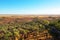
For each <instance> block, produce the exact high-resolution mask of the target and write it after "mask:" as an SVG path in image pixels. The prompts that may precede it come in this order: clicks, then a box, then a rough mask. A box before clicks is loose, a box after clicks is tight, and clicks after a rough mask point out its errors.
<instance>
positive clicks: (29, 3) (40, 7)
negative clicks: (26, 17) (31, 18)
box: [0, 0, 60, 15]
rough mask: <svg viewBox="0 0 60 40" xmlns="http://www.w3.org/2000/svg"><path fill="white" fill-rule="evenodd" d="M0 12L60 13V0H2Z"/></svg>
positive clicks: (0, 1)
mask: <svg viewBox="0 0 60 40" xmlns="http://www.w3.org/2000/svg"><path fill="white" fill-rule="evenodd" d="M0 14H36V15H41V14H42V15H43V14H47V15H48V14H49V15H50V14H60V0H0Z"/></svg>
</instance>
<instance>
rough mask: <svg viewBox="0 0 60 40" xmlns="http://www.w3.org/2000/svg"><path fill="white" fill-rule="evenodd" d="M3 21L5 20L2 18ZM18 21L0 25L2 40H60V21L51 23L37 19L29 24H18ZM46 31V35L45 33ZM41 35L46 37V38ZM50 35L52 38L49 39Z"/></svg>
mask: <svg viewBox="0 0 60 40" xmlns="http://www.w3.org/2000/svg"><path fill="white" fill-rule="evenodd" d="M1 20H4V19H2V18H0V21H1ZM17 20H19V19H17V18H16V19H15V20H14V21H10V22H8V23H3V24H0V40H43V39H44V40H49V39H50V40H56V39H58V40H60V20H59V19H56V20H53V19H52V20H51V21H49V20H41V19H39V18H37V17H36V18H33V20H32V21H29V22H20V21H19V22H18V21H17ZM46 30H47V31H48V33H47V32H46ZM44 31H45V32H46V33H43V32H44ZM41 34H42V35H44V36H43V37H44V38H43V37H42V35H41ZM45 34H46V35H45ZM48 34H49V36H52V37H49V38H48ZM45 36H46V37H45ZM41 37H42V38H41Z"/></svg>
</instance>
